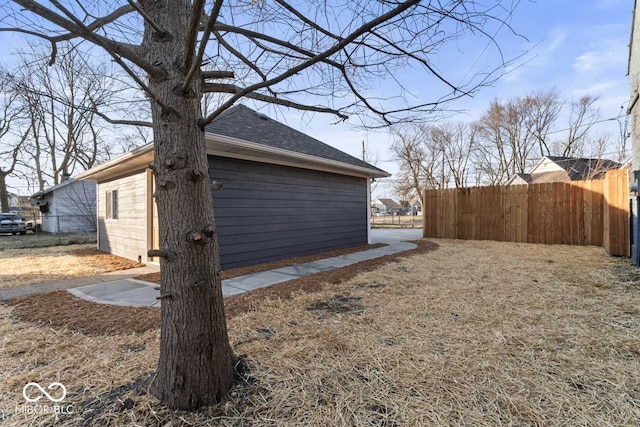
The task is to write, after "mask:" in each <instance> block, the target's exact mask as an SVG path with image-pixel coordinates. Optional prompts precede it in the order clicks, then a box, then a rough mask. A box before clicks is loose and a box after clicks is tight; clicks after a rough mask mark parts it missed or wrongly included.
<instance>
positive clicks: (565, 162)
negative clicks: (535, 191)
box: [507, 156, 622, 185]
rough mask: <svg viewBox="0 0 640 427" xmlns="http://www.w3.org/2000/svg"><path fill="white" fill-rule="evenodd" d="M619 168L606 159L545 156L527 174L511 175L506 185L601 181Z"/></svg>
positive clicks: (615, 163) (617, 164)
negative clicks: (608, 172) (611, 171)
mask: <svg viewBox="0 0 640 427" xmlns="http://www.w3.org/2000/svg"><path fill="white" fill-rule="evenodd" d="M621 167H622V165H621V164H620V163H618V162H614V161H612V160H607V159H585V158H578V157H556V156H545V157H543V158H542V159H541V160H540V161H539V162H538V164H536V165H535V166H534V167H533V168H532V169H531V171H530V172H529V173H517V174H515V175H513V176H512V177H511V178H510V179H509V181H507V185H520V184H541V183H546V182H568V181H582V180H587V179H601V178H604V175H605V174H606V172H607V171H608V170H611V169H620V168H621Z"/></svg>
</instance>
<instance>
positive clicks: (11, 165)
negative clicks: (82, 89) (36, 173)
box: [0, 70, 26, 212]
mask: <svg viewBox="0 0 640 427" xmlns="http://www.w3.org/2000/svg"><path fill="white" fill-rule="evenodd" d="M22 118H23V117H21V112H20V108H19V106H18V102H17V100H16V95H15V94H14V93H13V92H12V91H11V90H10V85H9V79H8V76H7V73H6V72H5V71H4V70H0V212H9V189H8V187H7V178H8V177H9V176H11V175H13V174H14V173H15V172H16V166H17V165H18V163H19V160H20V154H21V152H22V150H23V146H24V144H25V139H26V132H25V131H24V129H20V127H21V124H22V123H20V122H21V119H22ZM20 132H22V133H20Z"/></svg>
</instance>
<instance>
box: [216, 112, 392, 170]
mask: <svg viewBox="0 0 640 427" xmlns="http://www.w3.org/2000/svg"><path fill="white" fill-rule="evenodd" d="M205 131H206V132H209V133H212V134H216V135H223V136H228V137H231V138H237V139H242V140H244V141H249V142H255V143H257V144H263V145H267V146H270V147H274V148H280V149H283V150H289V151H294V152H296V153H302V154H308V155H310V156H316V157H321V158H325V159H329V160H335V161H337V162H342V163H347V164H350V165H354V166H360V167H364V168H369V169H375V170H378V171H380V172H382V173H386V172H384V171H383V170H381V169H379V168H377V167H375V166H373V165H370V164H369V163H366V162H364V161H362V160H360V159H358V158H356V157H353V156H350V155H349V154H347V153H344V152H342V151H340V150H338V149H337V148H333V147H332V146H330V145H327V144H325V143H324V142H322V141H318V140H317V139H315V138H312V137H310V136H309V135H305V134H304V133H302V132H299V131H297V130H295V129H293V128H290V127H289V126H287V125H284V124H282V123H280V122H278V121H276V120H273V119H271V118H269V117H268V116H266V115H264V114H262V113H259V112H257V111H254V110H252V109H251V108H249V107H246V106H244V105H242V104H238V105H236V106H234V107H231V108H229V109H228V110H226V111H224V112H223V113H222V114H220V115H219V116H218V117H216V118H215V119H214V120H213V121H212V122H211V123H209V124H208V125H207V126H206V127H205Z"/></svg>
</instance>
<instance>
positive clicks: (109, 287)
mask: <svg viewBox="0 0 640 427" xmlns="http://www.w3.org/2000/svg"><path fill="white" fill-rule="evenodd" d="M143 287H146V286H145V285H144V284H142V283H140V282H134V281H133V280H128V279H122V280H115V281H113V282H104V283H98V284H96V285H89V286H82V287H80V288H77V289H80V290H81V291H82V292H83V293H85V294H87V295H89V296H92V297H94V298H96V299H100V298H103V297H109V296H110V295H117V294H119V293H122V292H127V291H131V290H134V289H139V288H143Z"/></svg>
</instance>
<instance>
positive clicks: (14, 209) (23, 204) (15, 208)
mask: <svg viewBox="0 0 640 427" xmlns="http://www.w3.org/2000/svg"><path fill="white" fill-rule="evenodd" d="M7 196H8V200H9V212H11V213H17V214H22V213H24V212H26V211H28V210H29V209H28V208H29V197H28V196H18V195H17V194H13V193H9V194H8V195H7Z"/></svg>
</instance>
